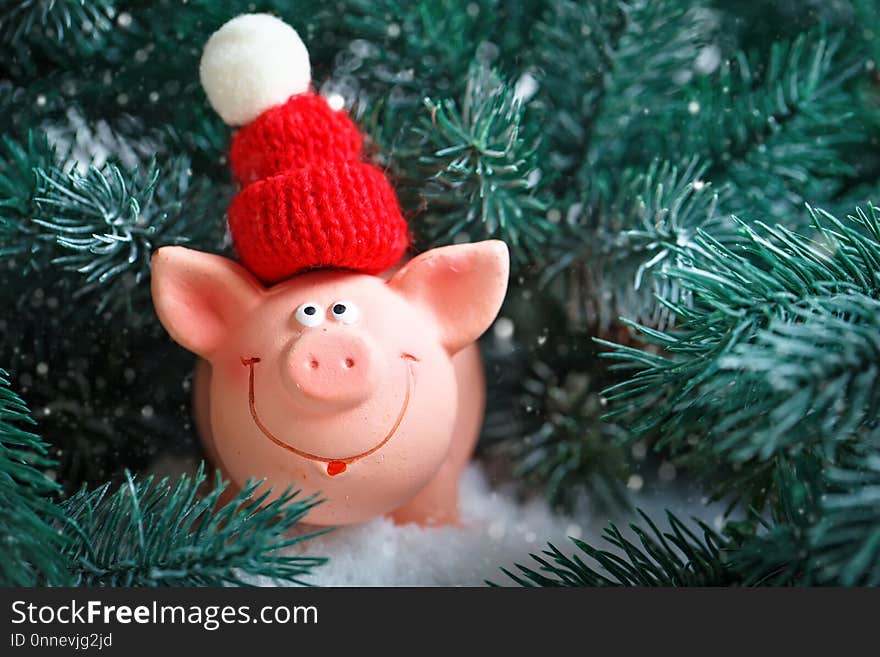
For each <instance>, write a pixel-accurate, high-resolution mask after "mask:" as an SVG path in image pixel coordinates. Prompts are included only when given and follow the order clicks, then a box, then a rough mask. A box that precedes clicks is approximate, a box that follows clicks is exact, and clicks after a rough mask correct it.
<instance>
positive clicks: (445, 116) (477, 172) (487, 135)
mask: <svg viewBox="0 0 880 657" xmlns="http://www.w3.org/2000/svg"><path fill="white" fill-rule="evenodd" d="M426 105H427V107H428V109H429V110H430V113H431V114H430V117H429V118H426V119H424V120H423V121H422V123H421V124H420V126H419V128H418V132H419V134H420V135H421V136H422V138H423V141H424V148H425V149H426V150H428V151H429V154H425V155H423V156H422V157H421V158H420V163H421V165H422V166H423V167H424V168H425V169H426V171H431V172H432V175H431V177H430V184H429V185H428V186H427V188H426V189H425V190H424V194H425V196H426V197H427V198H428V201H429V212H428V214H427V215H426V216H425V217H423V218H422V220H421V222H420V223H421V224H423V225H422V226H421V229H422V230H423V231H425V232H426V233H427V235H428V238H429V240H430V242H431V243H448V242H450V241H452V239H453V238H455V237H456V236H457V235H459V234H460V233H464V234H466V235H467V237H469V238H470V239H474V240H476V239H485V238H498V239H503V240H504V241H506V242H507V243H508V244H509V245H510V247H511V249H512V255H513V259H514V261H515V262H516V263H517V264H523V263H524V262H525V261H527V260H529V259H537V258H539V257H540V255H541V251H542V249H543V248H544V247H546V246H547V244H548V243H549V242H550V240H551V238H552V236H553V234H554V233H555V227H554V226H553V224H551V223H550V222H549V221H548V220H547V218H546V210H547V202H546V200H545V198H544V197H543V196H542V193H541V187H540V178H541V176H542V172H541V169H540V167H539V162H538V156H537V150H536V148H537V145H536V137H535V135H533V134H529V130H528V126H527V125H526V124H525V122H524V115H525V106H524V105H523V103H522V102H521V100H520V99H519V98H518V97H517V95H516V93H515V91H514V89H513V88H511V87H510V86H508V85H506V84H504V82H503V81H502V80H501V78H500V77H499V76H498V74H497V73H495V72H494V71H492V70H490V69H488V68H486V67H484V66H481V65H479V64H476V65H474V66H473V67H472V68H471V70H470V73H469V75H468V82H467V88H466V90H465V94H464V98H463V99H462V101H461V103H456V102H454V101H452V100H441V101H435V100H427V101H426Z"/></svg>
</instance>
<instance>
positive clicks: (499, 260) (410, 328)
mask: <svg viewBox="0 0 880 657" xmlns="http://www.w3.org/2000/svg"><path fill="white" fill-rule="evenodd" d="M304 53H305V54H304ZM303 56H305V64H304V66H305V67H306V73H305V74H303V72H302V70H301V68H302V66H303ZM267 66H268V67H269V70H268V72H267V71H266V67H267ZM291 67H292V68H293V69H295V70H288V69H291ZM297 67H299V68H297ZM279 68H280V69H281V70H278V69H279ZM201 74H202V82H203V86H204V87H205V89H206V92H207V94H208V99H209V100H210V102H211V103H212V105H213V106H214V108H215V109H217V111H218V112H219V113H220V115H221V116H222V117H223V118H224V119H225V120H226V121H227V123H230V124H233V125H240V126H242V127H241V129H240V130H239V131H238V132H237V134H236V135H235V137H234V139H233V142H232V146H231V149H230V162H231V165H232V169H233V173H234V175H235V177H236V178H237V180H238V181H239V183H240V184H241V186H242V188H241V191H240V192H239V193H238V195H237V196H236V198H235V199H234V200H233V202H232V204H231V206H230V208H229V212H228V215H229V216H228V218H229V227H230V232H231V234H232V238H233V241H234V244H235V247H236V251H237V253H238V256H239V258H240V260H241V264H238V263H236V262H233V261H232V260H229V259H227V258H222V257H219V256H215V255H209V254H205V253H200V252H198V251H193V250H190V249H186V248H183V247H164V248H161V249H159V250H158V251H157V252H156V253H155V254H154V256H153V261H152V291H153V299H154V305H155V308H156V311H157V314H158V316H159V319H160V320H161V322H162V324H163V325H164V326H165V328H166V329H167V330H168V332H169V333H170V334H171V336H172V337H173V338H174V339H175V340H176V341H177V342H178V343H179V344H181V345H182V346H184V347H185V348H187V349H189V350H190V351H192V352H194V353H195V354H197V355H198V356H200V357H201V358H202V359H203V360H202V361H200V363H199V365H198V366H197V370H196V377H195V381H194V388H195V389H194V406H195V408H194V414H195V418H196V426H197V429H198V431H199V434H200V436H201V438H202V442H203V444H204V448H205V451H206V453H207V455H208V458H209V459H210V460H211V461H212V462H213V463H214V464H215V465H216V466H217V467H219V468H220V469H221V470H222V471H223V473H224V475H225V476H226V477H227V478H228V479H229V480H231V482H232V483H233V484H234V485H238V486H241V485H242V484H244V482H245V481H246V480H247V479H248V478H252V477H255V478H265V479H266V483H267V485H270V486H272V487H273V490H274V491H275V493H276V494H278V493H280V492H281V491H283V490H284V489H286V488H287V487H289V486H296V487H297V488H300V489H302V490H303V491H305V492H306V493H319V494H320V496H321V497H322V498H323V499H324V500H325V501H324V502H323V503H322V504H320V505H318V506H317V507H315V508H314V509H313V510H312V511H311V512H310V513H309V515H308V517H307V519H306V520H307V522H310V523H314V524H319V525H339V524H347V523H354V522H360V521H364V520H367V519H369V518H372V517H375V516H378V515H382V514H391V515H392V517H393V518H394V519H395V520H396V521H398V522H418V523H422V524H444V523H454V522H456V521H457V518H458V500H457V491H458V479H459V476H460V474H461V470H462V468H463V466H464V465H465V463H466V462H467V461H468V459H469V458H470V456H471V454H472V452H473V449H474V445H475V443H476V440H477V436H478V434H479V429H480V425H481V422H482V414H483V404H484V399H485V383H484V379H483V371H482V365H481V360H480V354H479V351H478V349H477V347H476V345H475V344H474V342H475V340H476V339H477V338H478V337H479V336H480V335H481V334H482V333H483V332H484V331H485V330H486V329H487V328H488V327H489V325H490V324H491V323H492V321H493V320H494V319H495V316H496V315H497V313H498V311H499V308H500V307H501V304H502V302H503V300H504V295H505V292H506V288H507V279H508V253H507V247H506V246H505V245H504V244H503V243H502V242H498V241H487V242H479V243H475V244H461V245H456V246H448V247H442V248H437V249H433V250H431V251H428V252H426V253H423V254H421V255H418V256H416V257H415V258H413V259H412V260H410V261H409V262H407V263H406V264H404V265H403V266H402V267H401V268H399V269H396V271H395V273H393V274H391V273H389V272H390V271H393V270H395V267H397V266H398V265H399V263H400V262H401V260H402V258H403V256H404V254H405V251H406V250H407V248H408V245H409V230H408V226H407V224H406V222H405V221H404V220H403V217H402V216H401V214H400V209H399V207H398V204H397V199H396V196H395V194H394V191H393V189H392V187H391V185H390V183H389V182H388V180H387V179H386V177H385V175H384V172H382V171H381V170H380V169H378V168H376V167H375V166H373V165H372V164H370V163H369V162H366V161H365V160H364V158H363V157H362V138H361V135H360V133H359V132H358V130H357V128H356V127H355V126H354V124H353V123H352V122H351V120H350V119H349V118H348V116H347V114H346V113H345V112H344V111H341V110H336V109H333V108H331V107H330V106H329V105H328V103H327V102H326V101H325V100H324V99H323V98H321V97H320V96H317V95H315V94H314V93H312V92H311V91H310V90H309V88H308V55H307V53H306V52H305V47H304V46H302V43H301V42H300V41H299V37H298V36H297V35H296V33H295V32H294V31H293V30H292V29H291V28H290V27H288V26H287V25H285V24H284V23H282V22H281V21H278V20H277V19H275V18H272V17H270V16H265V15H246V16H241V17H239V18H236V19H234V20H233V21H230V22H229V23H227V24H226V25H225V26H224V27H222V28H221V29H220V30H219V31H218V32H217V33H215V34H214V35H213V36H212V37H211V39H210V40H209V41H208V44H207V45H206V48H205V53H204V55H203V58H202V67H201ZM242 76H243V77H242ZM261 80H262V82H261ZM303 80H305V82H303ZM273 85H274V86H273ZM275 87H277V88H275Z"/></svg>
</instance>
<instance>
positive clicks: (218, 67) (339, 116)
mask: <svg viewBox="0 0 880 657" xmlns="http://www.w3.org/2000/svg"><path fill="white" fill-rule="evenodd" d="M303 56H304V57H305V68H306V72H305V75H304V74H303V71H302V67H303ZM267 66H268V67H270V70H266V67H267ZM254 69H258V70H256V71H255V70H254ZM279 69H280V70H279ZM200 73H201V78H202V85H203V86H204V88H205V91H206V92H207V94H208V99H209V100H210V101H211V104H212V105H213V106H214V109H215V110H217V112H218V114H220V115H221V117H222V118H223V119H224V120H225V121H226V122H227V123H230V124H233V125H243V127H242V128H241V129H240V130H239V131H238V133H237V134H236V135H235V137H234V138H233V140H232V146H231V148H230V153H229V155H230V163H231V166H232V172H233V174H234V176H235V178H236V180H237V181H238V182H239V183H240V184H241V185H242V189H241V191H240V192H239V193H238V195H237V196H236V197H235V198H234V199H233V201H232V204H231V205H230V207H229V212H228V214H229V228H230V231H231V233H232V239H233V242H234V244H235V248H236V251H237V252H238V255H239V258H240V259H241V261H242V264H243V265H244V266H245V267H247V268H248V269H249V270H250V271H251V272H252V273H253V274H255V275H256V276H258V277H259V278H261V279H262V280H263V281H265V282H267V283H274V282H277V281H281V280H284V279H286V278H289V277H290V276H293V275H294V274H297V273H299V272H302V271H305V270H309V269H316V268H326V267H332V268H340V269H350V270H354V271H360V272H364V273H369V274H377V273H379V272H382V271H384V270H386V269H388V268H389V267H391V266H393V265H395V264H396V263H397V262H398V261H399V260H400V258H401V256H402V255H403V254H404V252H405V251H406V249H407V247H408V246H409V243H410V236H409V230H408V227H407V225H406V222H405V221H404V219H403V217H402V216H401V213H400V208H399V206H398V203H397V197H396V195H395V193H394V190H393V189H392V187H391V185H390V183H389V182H388V179H387V178H386V177H385V175H384V173H383V172H382V171H381V170H380V169H379V168H377V167H376V166H374V165H372V164H369V163H367V162H365V161H363V160H362V141H363V140H362V137H361V134H360V132H358V129H357V127H356V126H355V125H354V123H353V122H352V121H351V119H350V118H349V117H348V115H347V114H346V113H345V111H344V110H335V109H332V108H331V107H330V105H329V104H328V103H327V101H326V100H325V99H324V98H322V97H320V96H318V95H316V94H314V93H313V92H312V91H311V90H310V89H309V80H308V77H309V75H308V53H307V52H306V51H305V46H303V45H302V42H301V41H300V40H299V37H298V36H297V34H296V32H294V31H293V29H292V28H290V27H289V26H287V25H286V24H284V23H283V22H281V21H279V20H278V19H276V18H274V17H271V16H268V15H265V14H250V15H245V16H239V17H238V18H235V19H233V20H232V21H230V22H229V23H226V25H224V26H223V27H222V28H220V30H218V31H217V32H215V33H214V35H213V36H212V37H211V38H210V39H209V40H208V43H207V44H206V46H205V52H204V54H203V55H202V62H201V69H200ZM255 73H256V75H255ZM255 78H256V79H255Z"/></svg>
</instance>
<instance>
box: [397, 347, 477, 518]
mask: <svg viewBox="0 0 880 657" xmlns="http://www.w3.org/2000/svg"><path fill="white" fill-rule="evenodd" d="M452 364H453V366H454V367H455V378H456V381H457V382H458V415H457V416H456V418H455V425H454V428H453V433H452V443H451V445H450V446H449V454H447V456H446V460H445V461H444V462H443V465H441V466H440V470H439V471H438V472H437V474H436V475H434V478H433V479H432V480H431V481H430V482H429V483H428V485H427V486H425V487H424V488H423V489H422V490H421V491H419V493H418V494H417V495H416V496H415V497H414V498H413V499H412V500H410V501H409V502H407V503H406V504H404V505H403V506H402V507H400V508H399V509H396V510H395V511H393V512H392V513H391V514H390V515H391V518H392V519H393V520H394V522H395V523H397V524H404V523H408V522H414V523H417V524H420V525H457V524H458V523H459V513H458V511H459V510H458V483H459V479H461V473H462V470H464V466H465V465H467V463H468V461H470V460H471V457H472V456H473V453H474V448H475V447H476V445H477V439H478V438H479V437H480V430H481V429H482V426H483V412H484V411H485V408H486V378H485V375H484V373H483V357H482V356H481V355H480V348H479V347H478V346H477V344H476V343H474V344H471V345H469V346H467V347H465V348H464V349H462V350H461V351H459V352H458V353H457V354H456V355H455V356H453V358H452Z"/></svg>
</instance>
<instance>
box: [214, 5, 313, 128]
mask: <svg viewBox="0 0 880 657" xmlns="http://www.w3.org/2000/svg"><path fill="white" fill-rule="evenodd" d="M199 77H200V78H201V80H202V87H203V88H204V89H205V93H206V94H207V95H208V100H209V101H210V103H211V106H212V107H213V108H214V110H215V111H216V112H217V114H219V115H220V118H222V119H223V121H225V122H226V123H227V124H228V125H233V126H238V125H244V124H246V123H250V122H251V121H253V120H254V119H255V118H257V116H259V115H260V114H261V113H263V112H264V111H266V110H267V109H269V108H270V107H274V106H275V105H280V104H282V103H283V102H285V101H286V100H287V99H288V98H290V97H291V96H293V95H294V94H299V93H302V92H304V91H306V90H308V88H309V83H310V82H311V67H310V65H309V51H308V50H306V46H305V44H304V43H303V42H302V39H300V38H299V35H298V34H297V33H296V30H294V29H293V28H292V27H290V26H289V25H288V24H287V23H285V22H284V21H282V20H279V19H278V18H275V17H274V16H270V15H269V14H244V15H242V16H238V17H236V18H233V19H232V20H231V21H229V22H228V23H226V24H225V25H224V26H223V27H221V28H220V29H219V30H217V31H216V32H214V34H212V35H211V38H210V39H208V43H206V44H205V50H204V52H203V53H202V61H201V64H200V65H199Z"/></svg>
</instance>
